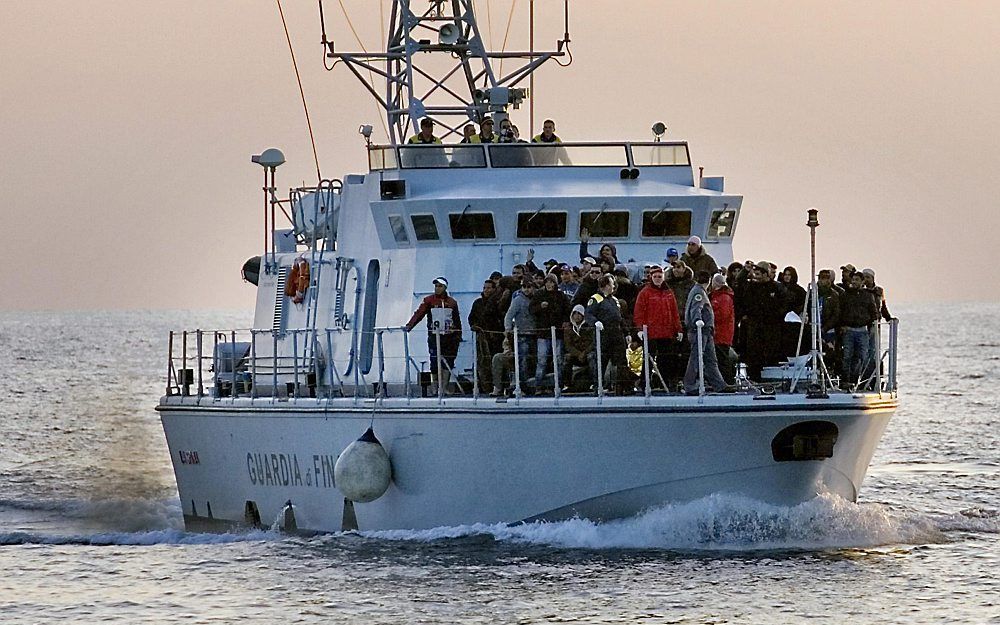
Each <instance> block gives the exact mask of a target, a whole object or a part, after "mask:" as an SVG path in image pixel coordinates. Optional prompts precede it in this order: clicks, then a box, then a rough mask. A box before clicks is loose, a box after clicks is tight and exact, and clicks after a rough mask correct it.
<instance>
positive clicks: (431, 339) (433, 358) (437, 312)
mask: <svg viewBox="0 0 1000 625" xmlns="http://www.w3.org/2000/svg"><path fill="white" fill-rule="evenodd" d="M424 317H427V353H428V356H429V358H430V363H431V377H432V379H434V380H435V382H436V381H437V377H438V376H437V372H438V367H439V366H440V368H441V380H440V382H441V388H442V389H443V390H444V391H445V392H448V391H447V389H448V381H449V379H450V378H451V371H452V370H453V369H454V368H455V358H456V357H457V356H458V346H459V344H460V343H461V342H462V316H461V315H460V314H459V312H458V302H456V301H455V299H454V298H453V297H451V296H450V295H448V280H446V279H445V278H444V277H442V276H438V277H437V278H434V293H432V294H430V295H428V296H427V297H425V298H424V299H423V301H421V302H420V306H419V307H418V308H417V310H416V312H414V313H413V316H412V317H410V320H409V321H407V322H406V331H407V332H409V331H410V330H412V329H413V328H415V327H416V325H417V324H418V323H420V320H421V319H423V318H424ZM438 334H440V335H441V360H442V362H440V363H439V362H438V351H437V335H438Z"/></svg>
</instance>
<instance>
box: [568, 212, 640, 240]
mask: <svg viewBox="0 0 1000 625" xmlns="http://www.w3.org/2000/svg"><path fill="white" fill-rule="evenodd" d="M623 213H624V214H625V234H603V233H595V232H593V231H592V230H591V231H590V236H592V237H595V238H599V239H601V240H602V241H603V240H605V239H610V240H628V239H629V238H630V236H629V235H630V234H631V232H632V211H631V210H629V209H627V208H604V209H600V210H581V211H580V212H579V213H578V217H579V219H578V224H577V233H578V234H582V231H583V228H584V215H591V214H593V215H597V216H601V217H603V216H605V215H620V214H623ZM591 224H593V222H591ZM587 229H588V230H590V228H589V226H588V228H587Z"/></svg>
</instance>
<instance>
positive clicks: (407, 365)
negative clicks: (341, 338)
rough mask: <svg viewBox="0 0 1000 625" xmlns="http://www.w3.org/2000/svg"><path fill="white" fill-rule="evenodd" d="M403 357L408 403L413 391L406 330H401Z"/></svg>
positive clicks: (408, 332) (407, 332) (408, 335)
mask: <svg viewBox="0 0 1000 625" xmlns="http://www.w3.org/2000/svg"><path fill="white" fill-rule="evenodd" d="M327 332H328V333H329V331H327ZM403 357H404V358H405V359H406V362H405V363H403V364H404V367H403V384H405V385H406V401H407V402H409V401H410V398H411V397H412V393H413V390H412V389H411V388H410V331H409V330H406V329H404V330H403Z"/></svg>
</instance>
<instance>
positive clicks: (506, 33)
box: [499, 0, 517, 76]
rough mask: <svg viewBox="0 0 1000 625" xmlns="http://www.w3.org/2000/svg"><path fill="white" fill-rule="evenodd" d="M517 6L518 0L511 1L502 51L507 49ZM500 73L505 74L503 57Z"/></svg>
mask: <svg viewBox="0 0 1000 625" xmlns="http://www.w3.org/2000/svg"><path fill="white" fill-rule="evenodd" d="M516 8H517V0H514V1H513V2H511V3H510V13H509V14H508V15H507V30H506V31H504V34H503V46H502V47H501V48H500V52H506V51H507V38H508V37H509V36H510V25H511V22H513V21H514V9H516ZM499 74H500V75H501V76H503V59H500V72H499Z"/></svg>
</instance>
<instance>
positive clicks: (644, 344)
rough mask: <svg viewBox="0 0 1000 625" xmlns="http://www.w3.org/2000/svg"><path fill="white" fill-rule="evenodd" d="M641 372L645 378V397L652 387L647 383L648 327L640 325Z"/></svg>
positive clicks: (648, 394)
mask: <svg viewBox="0 0 1000 625" xmlns="http://www.w3.org/2000/svg"><path fill="white" fill-rule="evenodd" d="M642 372H643V376H644V377H645V378H646V380H645V382H646V397H647V398H648V397H649V396H651V395H652V394H653V389H652V388H651V387H650V385H649V329H648V328H647V327H646V326H645V325H643V326H642Z"/></svg>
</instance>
